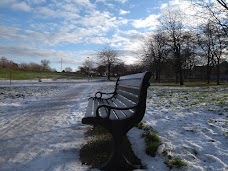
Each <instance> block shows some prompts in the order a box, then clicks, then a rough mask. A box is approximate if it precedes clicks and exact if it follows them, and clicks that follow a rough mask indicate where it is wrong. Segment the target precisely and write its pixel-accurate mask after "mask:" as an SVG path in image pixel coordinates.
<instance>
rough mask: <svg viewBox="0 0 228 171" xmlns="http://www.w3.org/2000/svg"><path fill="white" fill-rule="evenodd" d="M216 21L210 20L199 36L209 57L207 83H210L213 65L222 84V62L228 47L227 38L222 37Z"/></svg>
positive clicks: (200, 42) (202, 46)
mask: <svg viewBox="0 0 228 171" xmlns="http://www.w3.org/2000/svg"><path fill="white" fill-rule="evenodd" d="M217 26H218V25H216V24H215V23H214V22H211V21H210V20H209V21H208V23H207V24H205V25H204V26H203V27H202V29H201V30H202V32H201V33H200V36H199V45H200V47H201V49H202V50H203V52H204V56H205V57H206V59H207V64H206V66H207V83H208V84H209V83H210V76H211V72H212V69H213V67H214V66H215V67H216V75H217V84H220V63H221V60H222V57H223V53H224V52H225V51H226V50H225V49H227V45H226V40H225V39H224V38H223V37H222V34H221V31H220V29H219V28H218V27H217Z"/></svg>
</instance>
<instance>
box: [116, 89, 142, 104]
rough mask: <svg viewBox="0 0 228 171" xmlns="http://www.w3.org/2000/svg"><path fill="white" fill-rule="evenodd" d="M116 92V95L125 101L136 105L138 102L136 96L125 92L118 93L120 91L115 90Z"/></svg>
mask: <svg viewBox="0 0 228 171" xmlns="http://www.w3.org/2000/svg"><path fill="white" fill-rule="evenodd" d="M116 92H117V94H118V95H121V96H123V97H125V98H126V99H128V100H130V101H133V102H135V103H137V102H138V101H139V98H138V96H136V95H133V94H130V93H128V92H125V91H120V90H116Z"/></svg>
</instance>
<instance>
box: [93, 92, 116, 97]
mask: <svg viewBox="0 0 228 171" xmlns="http://www.w3.org/2000/svg"><path fill="white" fill-rule="evenodd" d="M98 94H100V95H98ZM103 94H106V95H112V96H113V95H114V94H115V92H112V93H103V92H100V91H98V92H96V93H95V98H97V99H101V98H102V95H103ZM112 96H111V97H112Z"/></svg>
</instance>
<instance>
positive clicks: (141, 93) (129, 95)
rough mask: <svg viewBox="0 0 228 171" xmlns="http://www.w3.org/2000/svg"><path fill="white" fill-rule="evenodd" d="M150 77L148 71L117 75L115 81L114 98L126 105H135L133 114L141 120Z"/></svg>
mask: <svg viewBox="0 0 228 171" xmlns="http://www.w3.org/2000/svg"><path fill="white" fill-rule="evenodd" d="M150 77H151V73H150V72H143V73H138V74H132V75H127V76H122V77H119V79H118V80H117V82H116V88H115V93H116V98H117V99H118V100H119V101H120V102H121V103H123V104H125V105H126V106H127V107H129V106H134V105H137V107H136V108H135V111H134V113H137V115H135V116H133V117H135V119H136V120H141V119H142V118H143V116H144V113H145V109H146V97H147V88H148V87H149V85H150V83H149V79H150Z"/></svg>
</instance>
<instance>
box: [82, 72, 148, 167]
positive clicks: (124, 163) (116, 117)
mask: <svg viewBox="0 0 228 171" xmlns="http://www.w3.org/2000/svg"><path fill="white" fill-rule="evenodd" d="M150 77H151V73H150V72H143V73H138V74H132V75H127V76H121V77H119V78H118V79H117V81H116V85H115V90H114V92H113V93H104V92H96V94H95V96H94V97H91V98H89V102H88V106H87V108H86V114H85V117H84V118H82V123H83V124H88V125H100V126H102V127H104V128H105V129H107V130H108V131H109V132H110V133H111V135H112V138H113V147H112V154H111V156H110V158H109V160H108V161H107V162H106V163H105V164H104V165H103V166H102V168H101V169H102V170H110V169H111V170H112V169H113V168H117V169H118V168H125V167H127V168H129V167H132V168H134V166H133V165H131V164H130V162H129V161H128V160H127V159H126V157H125V156H124V154H123V143H122V142H123V137H124V136H125V135H126V134H127V132H128V131H129V130H130V129H131V128H132V127H134V126H136V125H137V124H138V123H139V122H140V121H141V120H142V119H143V117H144V113H145V109H146V97H147V88H148V87H149V85H150V83H149V79H150ZM107 95H109V97H107ZM104 96H106V97H104Z"/></svg>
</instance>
